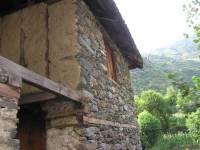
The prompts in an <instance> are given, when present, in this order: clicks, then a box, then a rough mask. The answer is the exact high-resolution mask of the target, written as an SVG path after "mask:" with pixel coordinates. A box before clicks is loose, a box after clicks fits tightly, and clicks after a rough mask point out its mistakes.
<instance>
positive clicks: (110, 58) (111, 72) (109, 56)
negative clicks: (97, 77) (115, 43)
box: [104, 37, 117, 82]
mask: <svg viewBox="0 0 200 150" xmlns="http://www.w3.org/2000/svg"><path fill="white" fill-rule="evenodd" d="M104 45H105V54H106V64H107V76H108V77H109V79H111V80H113V81H115V82H117V74H116V66H115V61H114V54H113V48H112V47H111V46H110V44H109V42H108V40H107V39H106V38H105V37H104Z"/></svg>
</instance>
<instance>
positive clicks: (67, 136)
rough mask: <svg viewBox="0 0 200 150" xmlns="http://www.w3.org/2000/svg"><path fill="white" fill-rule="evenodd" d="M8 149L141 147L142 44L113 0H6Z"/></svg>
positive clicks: (1, 83)
mask: <svg viewBox="0 0 200 150" xmlns="http://www.w3.org/2000/svg"><path fill="white" fill-rule="evenodd" d="M0 15H1V16H0V55H1V56H0V150H18V149H20V150H45V149H46V150H96V149H97V150H139V149H141V147H140V140H139V136H138V130H137V125H136V122H135V119H136V118H135V114H134V105H133V102H132V98H133V97H132V96H133V92H132V89H131V85H130V77H129V70H130V69H134V68H142V65H143V62H142V58H141V55H140V53H139V51H138V50H137V48H136V45H135V44H134V41H133V39H132V37H131V35H130V33H129V30H128V28H127V26H126V24H125V23H124V21H123V19H122V17H121V15H120V13H119V11H118V9H117V7H116V5H115V3H114V1H113V0H18V1H13V0H1V1H0Z"/></svg>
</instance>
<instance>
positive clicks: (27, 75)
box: [0, 56, 81, 102]
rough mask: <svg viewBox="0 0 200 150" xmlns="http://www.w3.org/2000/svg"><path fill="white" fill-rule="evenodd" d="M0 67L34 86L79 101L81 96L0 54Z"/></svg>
mask: <svg viewBox="0 0 200 150" xmlns="http://www.w3.org/2000/svg"><path fill="white" fill-rule="evenodd" d="M0 68H2V69H4V70H6V71H8V72H9V73H11V74H14V75H16V76H18V77H20V78H22V80H23V81H25V82H26V83H28V84H31V85H33V86H35V87H38V88H41V89H44V90H46V91H49V92H52V93H54V94H57V95H61V96H64V97H67V98H69V99H71V100H74V101H76V102H80V99H81V97H80V94H79V92H78V91H76V90H73V89H71V88H70V87H68V86H63V85H61V84H59V83H57V82H54V81H52V80H50V79H48V78H46V77H44V76H41V75H39V74H37V73H35V72H33V71H30V70H29V69H27V68H24V67H22V66H20V65H18V64H16V63H14V62H12V61H10V60H8V59H6V58H4V57H2V56H0Z"/></svg>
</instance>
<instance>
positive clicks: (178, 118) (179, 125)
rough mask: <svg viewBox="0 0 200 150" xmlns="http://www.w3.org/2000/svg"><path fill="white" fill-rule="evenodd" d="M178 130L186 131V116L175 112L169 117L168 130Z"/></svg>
mask: <svg viewBox="0 0 200 150" xmlns="http://www.w3.org/2000/svg"><path fill="white" fill-rule="evenodd" d="M180 131H182V132H185V131H187V127H186V118H185V114H182V113H176V114H173V115H172V116H171V117H170V118H169V132H170V133H177V132H180Z"/></svg>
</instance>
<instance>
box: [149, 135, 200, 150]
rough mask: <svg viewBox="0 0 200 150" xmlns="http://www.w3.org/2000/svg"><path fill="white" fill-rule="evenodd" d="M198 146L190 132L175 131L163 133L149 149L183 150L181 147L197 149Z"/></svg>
mask: <svg viewBox="0 0 200 150" xmlns="http://www.w3.org/2000/svg"><path fill="white" fill-rule="evenodd" d="M199 148H200V146H199V145H198V143H197V142H195V140H194V139H193V137H192V136H191V135H190V134H186V133H177V134H165V135H163V136H162V137H161V138H160V139H159V140H158V142H157V144H156V145H155V146H154V147H152V148H151V149H150V150H183V149H199Z"/></svg>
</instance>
